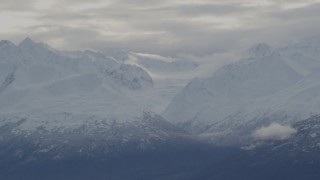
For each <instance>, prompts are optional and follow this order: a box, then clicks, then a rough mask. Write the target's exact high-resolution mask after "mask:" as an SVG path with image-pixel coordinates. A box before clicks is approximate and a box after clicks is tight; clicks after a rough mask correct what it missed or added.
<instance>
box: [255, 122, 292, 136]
mask: <svg viewBox="0 0 320 180" xmlns="http://www.w3.org/2000/svg"><path fill="white" fill-rule="evenodd" d="M296 133H297V130H296V129H294V128H292V127H291V126H287V125H281V124H278V123H271V124H270V125H269V126H267V127H265V126H263V127H261V128H260V129H258V130H256V131H254V132H253V134H252V136H253V138H255V139H257V140H285V139H288V138H290V137H291V136H292V135H294V134H296Z"/></svg>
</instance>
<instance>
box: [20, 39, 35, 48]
mask: <svg viewBox="0 0 320 180" xmlns="http://www.w3.org/2000/svg"><path fill="white" fill-rule="evenodd" d="M35 44H37V43H36V42H34V41H33V40H32V39H31V38H29V37H26V38H25V39H24V40H23V41H21V42H20V44H19V47H22V46H30V45H35Z"/></svg>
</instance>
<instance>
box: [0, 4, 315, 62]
mask: <svg viewBox="0 0 320 180" xmlns="http://www.w3.org/2000/svg"><path fill="white" fill-rule="evenodd" d="M319 15H320V4H319V2H318V1H317V0H305V1H298V0H290V1H289V0H277V1H276V0H261V1H256V0H239V1H234V0H215V1H210V0H185V1H178V0H162V1H158V0H109V1H102V0H92V1H84V0H68V1H62V0H30V1H18V0H4V1H1V3H0V21H2V24H3V27H2V29H1V30H0V38H1V39H11V40H14V41H16V42H18V41H20V40H21V39H23V38H24V37H25V36H30V37H31V38H34V39H35V40H39V41H45V42H48V43H49V44H52V45H53V46H54V47H57V48H67V49H79V48H80V49H82V48H94V49H97V50H101V51H105V52H108V51H110V50H113V49H119V48H121V49H128V50H131V51H137V52H145V53H160V54H165V55H172V56H174V55H178V54H193V55H198V56H205V55H208V54H212V53H214V52H224V51H229V50H242V49H244V48H247V47H248V46H250V45H251V44H253V43H256V42H259V41H265V42H268V43H272V44H280V43H286V42H288V41H291V40H295V39H297V38H304V37H306V36H310V35H316V34H317V33H318V32H319V30H320V27H319V26H317V24H319V23H320V22H319V21H320V19H319V18H318V17H319Z"/></svg>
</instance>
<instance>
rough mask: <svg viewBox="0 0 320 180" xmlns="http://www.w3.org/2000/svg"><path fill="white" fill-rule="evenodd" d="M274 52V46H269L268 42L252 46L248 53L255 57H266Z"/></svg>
mask: <svg viewBox="0 0 320 180" xmlns="http://www.w3.org/2000/svg"><path fill="white" fill-rule="evenodd" d="M271 53H272V47H271V46H269V45H268V44H266V43H259V44H256V45H254V46H252V47H251V48H250V49H249V51H248V54H249V55H251V56H255V57H265V56H267V55H270V54H271Z"/></svg>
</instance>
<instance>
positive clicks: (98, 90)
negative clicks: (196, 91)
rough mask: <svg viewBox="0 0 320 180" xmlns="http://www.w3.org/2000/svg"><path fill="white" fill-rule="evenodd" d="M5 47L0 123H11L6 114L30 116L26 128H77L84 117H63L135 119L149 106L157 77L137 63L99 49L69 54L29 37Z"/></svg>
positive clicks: (0, 66) (0, 56)
mask: <svg viewBox="0 0 320 180" xmlns="http://www.w3.org/2000/svg"><path fill="white" fill-rule="evenodd" d="M1 45H2V46H5V45H6V47H10V48H0V116H1V119H2V120H1V123H0V124H1V125H4V123H8V121H6V120H4V119H7V120H9V122H10V118H9V119H8V118H6V117H15V118H16V119H19V118H20V119H24V118H26V117H29V118H27V120H26V121H25V122H24V123H23V125H21V127H24V129H25V130H28V129H36V128H37V127H45V128H49V129H52V128H55V127H58V126H59V127H60V126H65V127H67V126H68V124H71V126H70V127H72V126H74V127H77V126H78V125H81V123H82V121H81V120H80V119H81V118H70V119H69V121H63V120H62V119H61V118H62V117H64V115H63V114H65V113H67V114H72V117H78V116H79V117H80V116H83V117H85V116H88V115H94V116H97V117H100V118H106V119H109V120H111V119H114V118H116V119H119V120H124V119H126V120H128V121H130V117H132V118H134V117H136V116H141V114H142V112H143V111H144V110H147V109H146V108H145V104H144V102H146V101H148V100H147V97H146V96H145V95H144V93H145V91H147V90H148V89H150V88H152V87H153V81H152V78H151V77H150V76H149V74H148V73H147V72H145V71H144V70H143V69H141V68H139V67H137V66H133V65H128V64H122V63H120V62H117V61H115V60H114V59H112V58H108V57H107V56H105V55H103V54H101V53H99V52H94V51H83V52H81V53H80V52H78V54H81V56H72V57H71V56H67V55H65V54H64V53H63V52H61V51H58V50H54V49H52V48H50V47H49V46H47V45H45V44H44V43H36V42H34V41H33V40H31V39H30V38H26V39H25V40H23V41H22V42H21V43H20V44H19V45H18V46H15V45H14V44H13V43H10V42H9V41H2V42H1ZM53 122H59V123H53ZM72 124H73V125H72Z"/></svg>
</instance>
